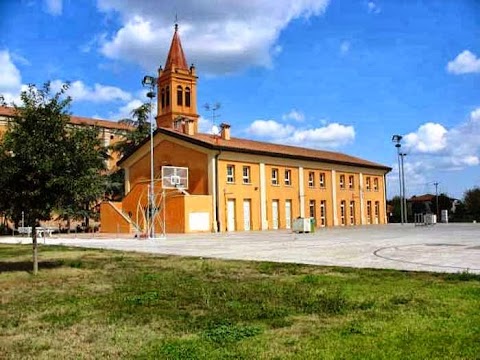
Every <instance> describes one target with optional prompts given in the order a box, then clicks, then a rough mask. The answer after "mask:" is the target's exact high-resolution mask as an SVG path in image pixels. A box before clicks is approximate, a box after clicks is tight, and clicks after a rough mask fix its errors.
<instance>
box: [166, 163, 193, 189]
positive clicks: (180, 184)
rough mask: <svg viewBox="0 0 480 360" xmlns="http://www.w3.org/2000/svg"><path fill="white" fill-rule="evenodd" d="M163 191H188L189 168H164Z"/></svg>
mask: <svg viewBox="0 0 480 360" xmlns="http://www.w3.org/2000/svg"><path fill="white" fill-rule="evenodd" d="M162 188H163V189H178V190H187V189H188V168H186V167H179V166H162Z"/></svg>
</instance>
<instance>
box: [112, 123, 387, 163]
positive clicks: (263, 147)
mask: <svg viewBox="0 0 480 360" xmlns="http://www.w3.org/2000/svg"><path fill="white" fill-rule="evenodd" d="M156 133H162V134H165V135H170V136H173V137H175V138H178V139H181V140H185V141H187V142H190V143H193V144H196V145H199V146H202V147H205V148H209V149H217V150H224V151H234V152H240V153H247V154H257V155H268V156H274V157H281V158H289V159H298V160H310V161H312V160H313V161H322V162H328V163H335V164H344V165H350V166H362V167H367V168H372V169H379V170H384V171H387V172H388V171H391V170H392V169H391V168H389V167H388V166H385V165H381V164H378V163H375V162H372V161H368V160H364V159H360V158H357V157H354V156H350V155H346V154H342V153H338V152H333V151H325V150H314V149H307V148H302V147H296V146H288V145H279V144H272V143H268V142H261V141H254V140H247V139H240V138H233V137H232V138H230V140H223V139H222V138H220V137H218V136H216V137H214V136H212V135H209V134H195V135H186V134H184V133H181V132H179V131H176V130H173V129H169V128H158V129H157V130H156ZM146 141H148V139H146ZM146 141H145V142H146ZM124 160H126V158H125V159H122V161H121V162H123V161H124Z"/></svg>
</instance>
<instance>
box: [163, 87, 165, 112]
mask: <svg viewBox="0 0 480 360" xmlns="http://www.w3.org/2000/svg"><path fill="white" fill-rule="evenodd" d="M164 107H165V89H163V88H162V109H163V108H164Z"/></svg>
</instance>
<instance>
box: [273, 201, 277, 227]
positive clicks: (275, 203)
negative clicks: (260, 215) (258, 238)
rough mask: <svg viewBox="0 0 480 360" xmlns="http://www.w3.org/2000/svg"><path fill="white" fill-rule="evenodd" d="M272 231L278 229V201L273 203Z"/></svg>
mask: <svg viewBox="0 0 480 360" xmlns="http://www.w3.org/2000/svg"><path fill="white" fill-rule="evenodd" d="M272 229H274V230H276V229H278V200H273V201H272Z"/></svg>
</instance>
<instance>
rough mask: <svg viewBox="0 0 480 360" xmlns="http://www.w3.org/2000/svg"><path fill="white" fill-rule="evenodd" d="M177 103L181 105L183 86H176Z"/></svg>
mask: <svg viewBox="0 0 480 360" xmlns="http://www.w3.org/2000/svg"><path fill="white" fill-rule="evenodd" d="M177 105H178V106H183V88H182V87H181V86H180V85H178V86H177Z"/></svg>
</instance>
